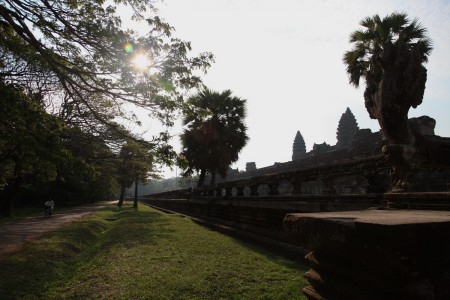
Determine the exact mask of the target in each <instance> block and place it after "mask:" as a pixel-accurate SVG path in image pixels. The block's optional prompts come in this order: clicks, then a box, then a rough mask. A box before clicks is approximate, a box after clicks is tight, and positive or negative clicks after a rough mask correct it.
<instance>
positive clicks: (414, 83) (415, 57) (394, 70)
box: [343, 13, 432, 144]
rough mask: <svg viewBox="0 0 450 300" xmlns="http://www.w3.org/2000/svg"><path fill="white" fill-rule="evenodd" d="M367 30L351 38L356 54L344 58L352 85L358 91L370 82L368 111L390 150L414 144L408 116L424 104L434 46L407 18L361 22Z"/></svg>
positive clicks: (398, 15)
mask: <svg viewBox="0 0 450 300" xmlns="http://www.w3.org/2000/svg"><path fill="white" fill-rule="evenodd" d="M360 25H361V26H362V27H364V29H363V30H357V31H355V32H353V33H352V34H351V36H350V42H351V43H353V49H352V50H351V51H347V52H346V53H345V55H344V59H343V61H344V64H345V65H346V66H347V73H348V75H349V81H350V83H351V84H353V85H354V86H355V87H358V86H359V83H360V79H361V77H362V78H364V79H365V84H366V90H365V92H364V100H365V105H366V108H367V111H368V112H369V115H370V117H371V118H373V119H378V122H379V124H380V126H381V129H382V131H383V134H384V137H385V138H386V139H387V140H388V142H389V143H390V144H411V143H413V142H414V140H413V136H412V134H411V130H410V128H409V125H408V111H409V109H410V107H411V106H412V107H414V108H416V107H417V106H418V105H420V104H421V103H422V99H423V94H424V91H425V82H426V79H427V70H426V68H425V67H424V66H423V64H424V63H426V62H427V61H428V56H429V55H430V53H431V50H432V47H431V45H432V42H431V40H430V38H429V37H428V36H427V35H426V34H427V30H426V28H424V27H422V25H421V24H420V23H419V21H418V20H417V19H414V20H412V21H410V20H409V19H408V16H407V14H406V13H392V14H390V15H388V16H386V17H384V18H383V19H381V18H380V17H379V16H378V15H374V16H372V17H367V18H365V19H363V20H362V21H361V22H360Z"/></svg>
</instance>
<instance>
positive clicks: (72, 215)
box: [0, 201, 117, 258]
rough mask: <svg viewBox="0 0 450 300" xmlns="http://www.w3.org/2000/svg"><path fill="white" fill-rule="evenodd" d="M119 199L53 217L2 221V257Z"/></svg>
mask: <svg viewBox="0 0 450 300" xmlns="http://www.w3.org/2000/svg"><path fill="white" fill-rule="evenodd" d="M116 202H117V201H106V202H99V203H96V204H92V205H85V206H80V207H76V208H72V209H70V210H65V211H64V212H62V213H58V212H56V213H55V214H53V215H52V217H51V218H47V219H44V218H43V217H42V216H39V217H28V218H24V219H21V220H18V221H17V220H16V221H6V222H1V223H0V258H1V257H3V256H4V255H6V254H8V253H11V252H14V251H16V250H18V249H19V248H20V247H22V246H23V245H24V244H25V243H29V242H31V241H33V240H35V239H37V238H38V237H40V236H42V235H44V234H45V233H47V232H50V231H52V230H55V229H58V228H60V227H62V226H63V225H65V224H68V223H70V222H73V221H75V220H78V219H81V218H82V217H84V216H86V215H88V214H91V213H93V212H95V211H97V210H99V209H102V208H104V207H106V206H109V205H112V204H113V203H116Z"/></svg>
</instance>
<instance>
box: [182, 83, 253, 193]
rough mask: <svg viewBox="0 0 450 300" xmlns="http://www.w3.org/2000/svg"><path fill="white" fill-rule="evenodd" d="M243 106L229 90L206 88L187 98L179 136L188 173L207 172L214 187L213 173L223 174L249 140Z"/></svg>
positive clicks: (243, 101)
mask: <svg viewBox="0 0 450 300" xmlns="http://www.w3.org/2000/svg"><path fill="white" fill-rule="evenodd" d="M245 103H246V100H243V99H241V98H238V97H234V96H232V92H231V91H230V90H226V91H224V92H222V93H218V92H214V91H211V90H209V89H206V88H205V89H204V90H202V91H200V92H199V93H198V94H197V95H195V96H193V97H191V98H190V99H189V101H188V109H187V110H186V112H185V116H184V118H183V125H184V126H185V129H184V131H183V133H182V134H181V142H182V145H183V154H184V155H185V156H186V158H187V160H188V162H189V163H188V165H189V166H188V169H187V172H188V173H191V172H192V171H194V170H196V171H201V172H202V173H203V174H204V172H205V171H209V172H210V173H211V177H212V178H211V186H214V185H215V175H216V173H217V172H218V173H219V174H221V175H222V176H225V175H226V173H227V170H228V168H229V166H230V165H231V164H232V163H233V162H236V161H237V160H238V158H239V153H240V151H241V150H242V148H243V147H244V146H245V145H246V144H247V141H248V139H249V138H248V136H247V133H246V131H247V127H246V125H245V122H244V119H245V116H246V107H245ZM200 184H201V182H200Z"/></svg>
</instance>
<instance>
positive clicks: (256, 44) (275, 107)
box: [158, 0, 450, 177]
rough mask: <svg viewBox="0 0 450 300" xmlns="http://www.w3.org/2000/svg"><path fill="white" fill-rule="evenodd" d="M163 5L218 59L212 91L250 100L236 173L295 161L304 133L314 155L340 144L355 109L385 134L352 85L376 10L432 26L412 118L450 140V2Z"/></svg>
mask: <svg viewBox="0 0 450 300" xmlns="http://www.w3.org/2000/svg"><path fill="white" fill-rule="evenodd" d="M158 8H159V15H160V17H162V18H163V19H164V20H165V21H167V22H168V23H169V24H171V25H172V26H173V27H175V30H176V31H175V34H174V35H175V36H176V37H179V38H181V39H183V40H186V41H190V42H191V43H192V47H193V51H192V54H196V53H200V52H204V51H210V52H212V53H213V54H214V55H215V63H214V64H213V65H212V67H211V68H210V69H209V71H208V73H207V75H205V76H203V81H204V83H205V84H206V86H207V87H208V88H210V89H212V90H215V91H219V92H221V91H223V90H226V89H230V90H232V91H233V95H235V96H237V97H240V98H243V99H246V100H247V118H246V125H247V127H248V135H249V137H250V140H249V142H248V144H247V145H246V146H245V148H244V149H243V150H242V152H241V154H240V158H239V161H238V162H237V163H235V164H233V165H232V167H233V168H239V170H245V165H246V163H247V162H255V163H256V166H257V167H258V168H261V167H265V166H270V165H273V164H274V163H275V162H286V161H290V160H291V156H292V145H293V142H294V138H295V135H296V132H297V131H300V133H301V134H302V136H303V138H304V140H305V143H306V150H307V151H310V150H311V149H312V147H313V145H314V143H317V144H320V143H323V142H326V143H327V144H330V145H335V144H336V130H337V126H338V122H339V119H340V118H341V116H342V114H343V113H344V112H345V110H346V108H347V107H349V108H350V110H351V111H352V112H353V114H354V115H355V117H356V120H357V122H358V125H359V127H360V128H370V129H371V130H372V131H373V132H374V131H378V130H379V129H380V127H379V125H378V122H377V121H376V120H371V119H370V118H369V115H368V113H367V111H366V109H365V107H364V98H363V93H364V86H360V87H359V88H358V89H356V88H354V87H353V86H352V85H350V84H349V83H348V76H347V74H346V71H345V66H344V64H343V63H342V57H343V55H344V53H345V52H346V51H348V50H351V48H352V45H351V44H350V43H349V36H350V34H351V33H352V32H353V31H355V30H357V29H359V28H360V27H359V22H360V21H361V20H362V19H363V18H365V17H367V16H373V15H374V14H379V15H380V16H381V17H384V16H386V15H387V14H390V13H392V12H406V13H407V14H408V15H409V16H410V18H411V19H413V18H418V19H419V21H420V23H421V24H422V25H423V26H424V27H426V28H427V29H428V35H429V36H430V37H431V39H432V40H433V51H432V53H431V55H430V57H429V62H428V64H427V65H426V68H427V69H428V80H427V84H426V90H425V95H424V99H423V103H422V105H420V106H418V107H417V108H416V109H411V110H410V113H409V117H417V116H422V115H428V116H430V117H432V118H434V119H436V122H437V124H436V128H435V133H436V134H437V135H440V136H447V137H449V136H450V118H449V112H450V34H449V30H450V1H435V0H429V1H425V0H424V1H419V0H413V1H411V0H408V1H398V0H390V1H388V0H371V1H363V0H341V1H331V0H303V1H302V0H278V1H273V0H271V1H268V0H214V1H212V0H190V1H186V0H164V2H163V3H160V4H158ZM180 132H181V127H180V124H179V123H177V125H176V126H175V127H174V128H173V129H172V130H171V133H172V134H173V135H175V137H174V140H173V142H172V144H173V146H174V148H175V150H177V151H179V150H180V143H179V140H178V137H177V135H178V134H179V133H180ZM177 172H179V171H178V170H172V171H171V172H165V173H164V174H165V176H166V177H170V176H171V175H175V174H176V173H177Z"/></svg>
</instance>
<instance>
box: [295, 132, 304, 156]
mask: <svg viewBox="0 0 450 300" xmlns="http://www.w3.org/2000/svg"><path fill="white" fill-rule="evenodd" d="M305 154H306V146H305V140H304V139H303V136H302V135H301V133H300V131H297V134H296V135H295V139H294V145H292V160H297V159H300V158H303V157H304V156H305Z"/></svg>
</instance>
